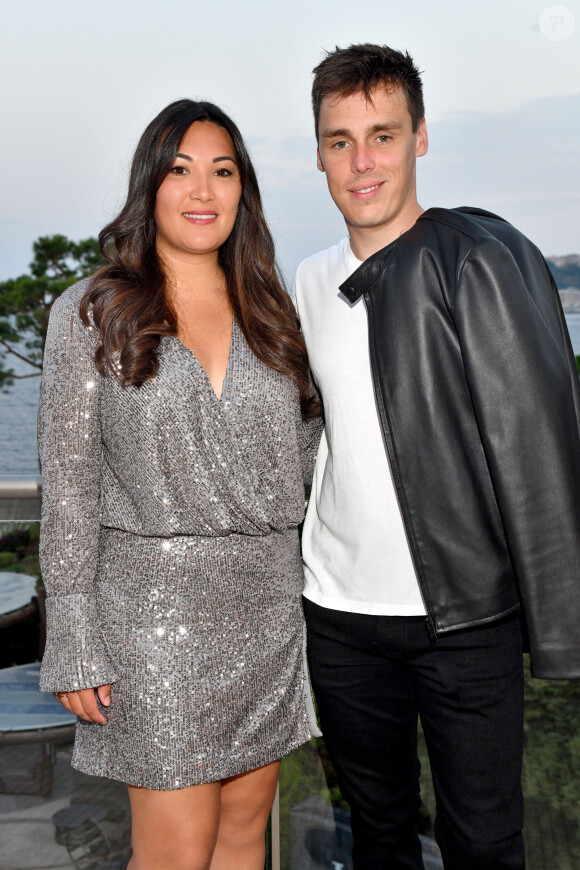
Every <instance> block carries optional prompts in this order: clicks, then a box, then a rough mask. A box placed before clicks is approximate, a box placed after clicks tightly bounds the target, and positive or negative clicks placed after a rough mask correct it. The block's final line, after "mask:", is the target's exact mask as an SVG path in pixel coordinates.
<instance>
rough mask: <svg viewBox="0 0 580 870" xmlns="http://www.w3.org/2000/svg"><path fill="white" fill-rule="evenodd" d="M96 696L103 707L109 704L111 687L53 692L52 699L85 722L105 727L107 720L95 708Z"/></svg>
mask: <svg viewBox="0 0 580 870" xmlns="http://www.w3.org/2000/svg"><path fill="white" fill-rule="evenodd" d="M97 696H98V698H99V701H100V702H101V704H102V705H103V707H108V706H109V704H110V703H111V685H110V683H107V685H105V686H99V687H98V688H97V689H79V690H78V691H76V692H55V693H54V697H55V698H56V699H57V701H60V703H61V704H62V706H63V707H66V709H67V710H70V712H71V713H74V714H75V716H80V717H81V719H86V721H87V722H98V723H99V725H105V724H106V722H107V720H106V719H105V717H104V716H103V714H102V713H101V711H100V710H99V708H98V706H97Z"/></svg>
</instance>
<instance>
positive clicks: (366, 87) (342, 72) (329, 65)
mask: <svg viewBox="0 0 580 870" xmlns="http://www.w3.org/2000/svg"><path fill="white" fill-rule="evenodd" d="M312 72H313V73H314V81H313V83H312V110H313V112H314V129H315V132H316V139H317V140H318V121H319V118H320V107H321V105H322V100H323V99H324V97H328V96H330V94H337V95H338V96H341V97H349V96H350V95H351V94H356V93H359V91H360V92H362V93H363V94H364V96H365V97H366V99H367V100H370V99H371V92H372V91H373V90H374V89H375V88H376V87H377V86H378V85H390V86H391V87H392V86H396V85H399V86H400V87H401V88H402V90H403V92H404V94H405V96H406V98H407V106H408V107H409V112H410V114H411V121H412V124H413V132H415V131H416V130H417V127H418V126H419V122H420V121H422V119H423V118H424V117H425V106H424V104H423V83H422V82H421V74H420V72H419V70H418V68H417V67H416V66H415V63H414V62H413V58H412V57H411V56H410V55H409V54H408V53H407V52H405V54H403V53H402V52H400V51H396V50H395V49H394V48H389V46H388V45H373V44H372V43H369V42H365V43H363V44H361V45H349V47H348V48H339V47H338V46H336V48H335V50H334V51H328V52H326V57H325V58H324V60H322V61H321V62H320V63H319V64H318V66H316V67H314V69H313V70H312Z"/></svg>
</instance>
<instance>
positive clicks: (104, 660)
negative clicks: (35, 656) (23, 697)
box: [40, 593, 118, 692]
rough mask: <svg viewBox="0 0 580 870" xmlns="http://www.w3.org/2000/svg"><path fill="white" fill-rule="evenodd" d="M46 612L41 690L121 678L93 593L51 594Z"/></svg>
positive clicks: (68, 689) (93, 684)
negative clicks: (108, 647)
mask: <svg viewBox="0 0 580 870" xmlns="http://www.w3.org/2000/svg"><path fill="white" fill-rule="evenodd" d="M46 615H47V621H48V622H49V624H50V625H51V632H50V634H49V637H48V641H47V646H46V650H45V652H44V658H43V660H42V667H41V670H40V691H41V692H74V691H76V690H77V689H88V688H96V687H97V686H103V685H105V684H106V683H114V682H115V681H116V680H117V679H118V674H117V673H116V671H115V668H114V667H113V663H112V661H111V658H110V656H109V652H108V649H107V645H106V643H105V640H104V638H103V634H102V631H101V628H102V623H101V622H100V621H99V616H98V614H97V610H96V606H95V599H94V596H93V595H87V594H85V593H73V594H71V595H59V596H58V597H56V596H52V595H50V596H48V597H47V599H46Z"/></svg>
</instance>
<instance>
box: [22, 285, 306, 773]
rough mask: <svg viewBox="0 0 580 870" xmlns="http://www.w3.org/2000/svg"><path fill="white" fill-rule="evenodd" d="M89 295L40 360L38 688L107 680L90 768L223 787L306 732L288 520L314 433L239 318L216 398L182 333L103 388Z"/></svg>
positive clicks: (87, 740)
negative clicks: (140, 377) (144, 374)
mask: <svg viewBox="0 0 580 870" xmlns="http://www.w3.org/2000/svg"><path fill="white" fill-rule="evenodd" d="M86 287H87V282H86V280H85V281H82V282H79V283H78V284H76V285H75V286H74V287H71V288H69V289H68V290H67V291H65V292H64V293H63V295H62V296H61V297H60V298H59V299H57V301H56V302H55V303H54V305H53V308H52V312H51V317H50V324H49V329H48V336H47V341H46V349H45V357H44V368H43V379H42V391H41V401H40V409H39V450H40V457H41V467H42V479H43V508H42V524H41V547H40V549H41V568H42V576H43V580H44V584H45V587H46V590H47V620H48V638H47V646H46V651H45V655H44V661H43V664H42V670H41V690H42V691H47V692H52V691H72V690H74V689H80V688H87V687H91V686H99V685H103V684H105V683H111V684H112V692H111V706H110V707H109V708H106V709H104V710H103V712H104V714H105V716H106V718H107V724H106V725H98V724H92V723H87V722H85V721H82V720H79V721H78V725H77V734H76V739H75V749H74V755H73V765H74V766H75V767H76V768H77V769H79V770H81V771H84V772H85V773H89V774H94V775H99V776H108V777H111V778H114V779H120V780H123V781H124V782H127V783H129V784H131V785H136V786H145V787H147V788H155V789H174V788H182V787H185V786H189V785H195V784H199V783H204V782H211V781H215V780H219V779H224V778H226V777H229V776H233V775H235V774H238V773H242V772H244V771H247V770H252V769H254V768H256V767H259V766H261V765H263V764H267V763H268V762H270V761H273V760H274V759H277V758H280V757H281V756H283V755H285V754H286V753H288V752H289V751H290V750H292V749H293V748H295V747H297V746H299V745H300V744H302V743H303V742H304V741H306V740H308V739H309V737H310V732H311V726H312V723H311V721H310V723H309V712H310V711H309V706H310V695H309V691H308V680H307V675H306V674H305V668H304V656H303V618H302V612H301V590H302V582H303V580H302V566H301V560H300V554H299V544H298V531H297V526H298V524H299V523H300V522H301V520H302V515H303V507H304V476H305V475H308V474H309V472H310V467H311V465H312V464H313V459H314V452H315V449H316V446H317V441H318V434H319V432H318V429H319V426H320V424H319V422H314V423H312V424H307V425H304V424H303V423H302V420H301V417H300V411H299V404H298V398H297V390H296V388H295V386H294V385H293V383H292V382H291V381H290V379H288V378H286V377H284V376H282V375H280V374H278V373H277V372H275V371H273V370H272V369H270V368H268V367H267V366H265V365H264V364H263V363H261V362H260V361H259V360H258V359H257V358H256V357H255V356H254V355H253V354H252V352H251V351H250V349H249V348H248V345H247V344H246V342H245V339H244V337H243V335H242V332H241V330H240V329H239V327H238V326H237V325H236V324H235V323H234V329H233V335H232V344H231V350H230V357H229V362H228V368H227V374H226V378H225V382H224V386H223V393H222V396H221V399H218V398H217V397H216V395H215V393H214V391H213V388H212V386H211V384H210V381H209V379H208V377H207V374H206V373H205V371H204V369H203V368H202V367H201V365H200V364H199V363H198V361H197V360H196V358H195V355H194V353H193V352H192V351H190V350H188V349H187V348H186V347H185V346H184V345H183V344H181V343H180V342H179V340H178V339H177V338H173V337H164V338H162V340H161V345H160V353H159V360H160V367H159V372H158V374H157V376H156V377H155V378H154V379H153V380H151V381H147V382H146V383H145V384H144V385H143V386H142V387H141V388H136V387H126V388H123V387H121V386H120V384H119V382H118V380H117V379H116V378H115V377H113V376H106V377H101V376H100V375H99V374H98V372H97V370H96V368H95V364H94V351H95V346H96V343H97V335H96V333H95V331H94V330H92V329H86V328H85V327H84V326H83V324H82V323H81V321H80V319H79V315H78V306H79V302H80V299H81V297H82V295H83V293H84V291H85V290H86Z"/></svg>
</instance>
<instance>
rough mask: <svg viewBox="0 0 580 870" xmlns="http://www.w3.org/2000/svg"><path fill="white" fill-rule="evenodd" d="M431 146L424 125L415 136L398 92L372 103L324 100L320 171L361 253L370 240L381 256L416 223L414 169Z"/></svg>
mask: <svg viewBox="0 0 580 870" xmlns="http://www.w3.org/2000/svg"><path fill="white" fill-rule="evenodd" d="M427 144H428V143H427V129H426V127H425V121H421V123H420V124H419V126H418V128H417V130H416V131H415V132H413V125H412V121H411V115H410V112H409V109H408V106H407V100H406V97H405V94H404V92H403V91H402V90H401V89H400V87H399V86H394V87H392V88H385V87H384V86H379V87H377V88H376V89H375V90H374V91H373V92H372V101H367V100H366V99H365V97H364V95H363V94H362V93H360V92H358V93H355V94H352V95H351V96H349V97H340V96H337V95H334V94H331V95H330V96H328V97H325V98H324V99H323V101H322V105H321V108H320V118H319V146H318V161H317V165H318V168H319V169H320V170H321V171H322V172H325V173H326V180H327V182H328V189H329V190H330V195H331V196H332V198H333V200H334V201H335V203H336V205H337V206H338V208H339V209H340V211H341V212H342V214H343V216H344V219H345V221H346V224H347V226H348V228H349V230H350V233H351V240H352V241H354V242H355V243H356V244H357V246H358V247H359V248H361V245H360V244H358V242H359V241H363V240H364V239H365V237H366V236H372V237H373V238H375V239H380V244H379V245H378V247H376V245H375V249H376V250H378V248H380V247H383V246H384V245H386V244H389V243H390V242H391V241H392V240H393V239H395V238H397V236H398V235H400V233H401V232H404V231H405V230H406V229H409V227H410V226H412V225H413V224H414V223H415V220H416V219H417V217H418V215H419V214H420V211H421V209H420V207H419V206H418V204H417V194H416V180H415V179H416V175H415V163H416V159H417V157H419V156H420V155H422V154H425V153H426V151H427ZM363 247H364V246H363ZM355 251H356V247H355ZM357 253H358V252H357ZM365 256H368V253H365Z"/></svg>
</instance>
